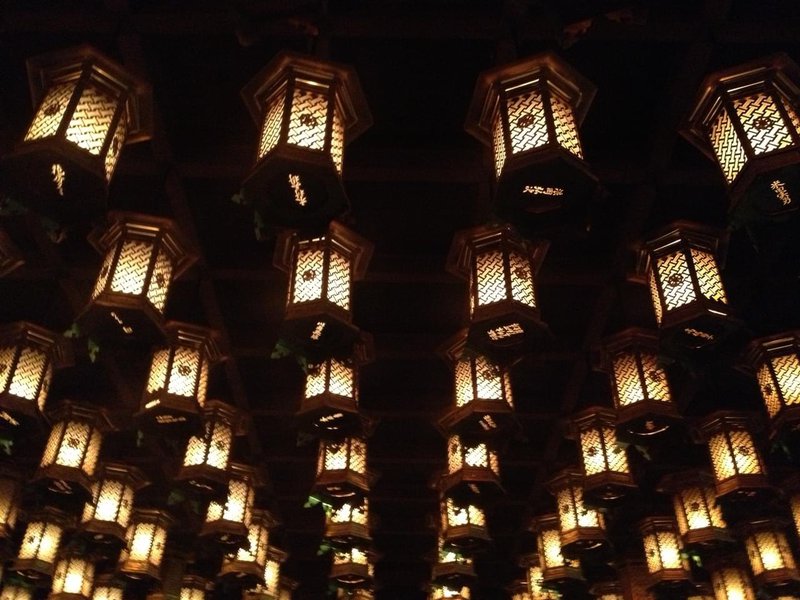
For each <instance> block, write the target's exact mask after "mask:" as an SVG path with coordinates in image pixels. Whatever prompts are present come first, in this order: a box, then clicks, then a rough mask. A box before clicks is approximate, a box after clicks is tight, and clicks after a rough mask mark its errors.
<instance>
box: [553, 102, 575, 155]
mask: <svg viewBox="0 0 800 600" xmlns="http://www.w3.org/2000/svg"><path fill="white" fill-rule="evenodd" d="M550 105H551V106H552V108H553V120H554V121H555V126H556V140H557V141H558V144H559V146H561V147H562V148H564V150H567V151H568V152H571V153H572V154H574V155H575V156H577V157H578V158H583V150H581V141H580V138H579V137H578V125H577V124H576V123H575V115H574V114H573V113H572V107H571V106H570V105H569V104H567V103H566V102H565V101H564V100H562V99H561V98H560V97H559V96H558V94H554V93H553V92H552V91H551V92H550Z"/></svg>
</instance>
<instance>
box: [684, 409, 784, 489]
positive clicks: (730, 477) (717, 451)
mask: <svg viewBox="0 0 800 600" xmlns="http://www.w3.org/2000/svg"><path fill="white" fill-rule="evenodd" d="M752 422H753V419H752V417H750V416H749V415H747V414H744V413H734V412H723V411H720V412H716V413H714V414H712V415H709V416H708V417H707V418H706V419H705V420H704V421H703V423H702V424H701V426H700V431H699V433H700V435H701V436H702V439H703V441H705V442H706V443H707V445H708V452H709V455H710V457H711V466H712V467H713V469H714V482H715V486H716V490H717V498H719V499H725V500H748V499H749V500H754V499H756V498H759V497H760V498H763V497H764V496H766V495H769V493H770V492H771V488H770V485H769V482H768V481H767V473H766V469H765V467H764V462H763V460H762V459H761V454H760V453H759V451H758V448H757V447H756V444H755V441H754V440H753V436H752V434H751V433H750V431H749V430H748V427H749V426H750V423H752Z"/></svg>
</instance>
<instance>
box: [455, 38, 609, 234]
mask: <svg viewBox="0 0 800 600" xmlns="http://www.w3.org/2000/svg"><path fill="white" fill-rule="evenodd" d="M595 92H596V88H595V87H594V85H593V84H592V83H591V82H589V81H588V80H587V79H585V78H584V77H583V76H582V75H580V74H579V73H578V72H577V71H575V70H574V69H572V67H570V66H569V65H568V64H567V63H565V62H564V61H562V60H561V59H560V58H558V57H557V56H555V55H554V54H551V53H545V54H539V55H537V56H534V57H530V58H526V59H523V60H520V61H517V62H514V63H511V64H509V65H505V66H502V67H499V68H496V69H492V70H490V71H486V72H484V73H482V74H481V75H480V77H479V79H478V83H477V85H476V87H475V92H474V94H473V97H472V103H471V104H470V108H469V113H468V116H467V122H466V125H465V128H466V130H467V132H468V133H470V134H472V135H473V136H475V137H476V138H477V139H478V140H480V141H481V142H482V143H483V144H484V145H486V146H490V147H491V148H492V155H493V158H494V167H495V176H496V177H497V183H498V186H497V194H496V198H497V201H496V203H497V210H498V212H499V213H501V214H504V215H505V216H507V217H508V218H509V219H510V220H512V221H515V222H517V221H524V220H526V219H530V215H537V214H540V213H544V212H548V211H551V210H555V209H559V208H562V207H567V206H570V205H572V206H575V205H576V204H577V203H578V202H581V201H582V200H585V199H586V197H587V196H588V195H589V194H590V192H591V191H592V190H593V189H594V188H595V186H596V179H595V177H594V176H593V175H592V174H591V173H590V171H589V168H588V166H587V164H586V163H585V162H584V160H583V148H582V146H581V142H580V138H579V136H578V127H579V125H580V124H581V122H582V121H583V118H584V117H585V116H586V112H587V111H588V110H589V105H590V104H591V102H592V99H593V98H594V95H595Z"/></svg>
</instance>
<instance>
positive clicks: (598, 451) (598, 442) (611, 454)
mask: <svg viewBox="0 0 800 600" xmlns="http://www.w3.org/2000/svg"><path fill="white" fill-rule="evenodd" d="M580 437H581V450H582V454H583V468H584V471H585V472H586V474H587V475H596V474H597V473H605V472H608V471H612V472H615V473H628V472H629V469H628V457H627V456H626V455H625V451H624V450H623V449H622V448H620V447H619V446H618V445H617V437H616V435H615V434H614V429H613V428H612V427H602V426H596V427H592V428H591V429H586V430H584V431H581V434H580Z"/></svg>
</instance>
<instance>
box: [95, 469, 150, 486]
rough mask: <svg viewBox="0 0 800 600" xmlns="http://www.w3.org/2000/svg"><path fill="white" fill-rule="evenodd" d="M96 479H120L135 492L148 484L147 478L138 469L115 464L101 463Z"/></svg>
mask: <svg viewBox="0 0 800 600" xmlns="http://www.w3.org/2000/svg"><path fill="white" fill-rule="evenodd" d="M98 479H121V480H124V481H125V483H127V484H128V485H130V486H132V487H133V489H135V490H138V489H139V488H143V487H145V486H146V485H148V484H149V483H150V482H149V481H148V480H147V476H146V475H145V474H144V472H142V470H141V469H139V468H138V467H134V466H132V465H126V464H123V463H117V462H104V463H102V464H101V465H100V476H99V477H98Z"/></svg>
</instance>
